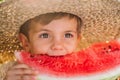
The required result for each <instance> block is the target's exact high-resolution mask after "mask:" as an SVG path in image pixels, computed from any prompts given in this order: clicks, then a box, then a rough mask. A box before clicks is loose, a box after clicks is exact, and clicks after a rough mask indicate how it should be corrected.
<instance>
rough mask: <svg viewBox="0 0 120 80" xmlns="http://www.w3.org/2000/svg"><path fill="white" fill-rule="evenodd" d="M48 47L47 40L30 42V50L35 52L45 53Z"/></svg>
mask: <svg viewBox="0 0 120 80" xmlns="http://www.w3.org/2000/svg"><path fill="white" fill-rule="evenodd" d="M48 48H49V44H48V43H47V42H42V41H34V43H32V44H31V51H32V53H36V54H40V53H46V51H47V50H48Z"/></svg>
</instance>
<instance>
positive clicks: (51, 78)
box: [15, 41, 120, 80]
mask: <svg viewBox="0 0 120 80" xmlns="http://www.w3.org/2000/svg"><path fill="white" fill-rule="evenodd" d="M15 56H16V58H17V59H18V61H20V62H21V63H25V64H27V65H29V66H31V67H32V68H34V69H36V70H38V71H39V75H38V76H37V77H36V80H103V79H107V78H111V77H115V76H118V75H120V44H119V43H118V41H110V42H103V43H96V44H93V45H92V46H90V47H88V48H86V49H83V50H80V51H79V52H76V53H71V54H68V55H64V56H49V55H46V54H44V55H43V54H35V55H33V54H32V55H31V54H30V53H28V52H25V51H21V52H15ZM110 80H114V79H110Z"/></svg>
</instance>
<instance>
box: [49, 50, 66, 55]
mask: <svg viewBox="0 0 120 80" xmlns="http://www.w3.org/2000/svg"><path fill="white" fill-rule="evenodd" d="M47 54H48V55H50V56H63V55H66V54H68V52H67V51H65V50H62V51H61V50H55V51H49V52H47Z"/></svg>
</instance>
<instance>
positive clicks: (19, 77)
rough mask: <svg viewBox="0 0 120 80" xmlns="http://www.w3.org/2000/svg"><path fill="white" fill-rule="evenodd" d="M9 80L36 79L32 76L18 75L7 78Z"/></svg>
mask: <svg viewBox="0 0 120 80" xmlns="http://www.w3.org/2000/svg"><path fill="white" fill-rule="evenodd" d="M7 80H35V78H34V76H30V75H16V76H11V77H9V78H7Z"/></svg>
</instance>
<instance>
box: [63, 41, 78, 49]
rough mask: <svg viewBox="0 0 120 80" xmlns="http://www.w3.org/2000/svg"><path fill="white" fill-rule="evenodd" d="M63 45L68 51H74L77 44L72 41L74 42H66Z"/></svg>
mask: <svg viewBox="0 0 120 80" xmlns="http://www.w3.org/2000/svg"><path fill="white" fill-rule="evenodd" d="M65 44H66V47H67V48H68V50H72V51H74V50H75V49H76V48H77V45H78V42H77V40H76V39H74V40H69V41H66V42H65Z"/></svg>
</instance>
